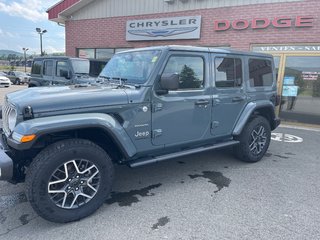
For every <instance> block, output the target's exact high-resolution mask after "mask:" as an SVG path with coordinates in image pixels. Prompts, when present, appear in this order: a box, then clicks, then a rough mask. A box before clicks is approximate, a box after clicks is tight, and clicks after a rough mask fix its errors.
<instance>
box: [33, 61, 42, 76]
mask: <svg viewBox="0 0 320 240" xmlns="http://www.w3.org/2000/svg"><path fill="white" fill-rule="evenodd" d="M41 67H42V61H37V60H36V61H34V62H33V64H32V68H31V74H39V75H40V74H41Z"/></svg>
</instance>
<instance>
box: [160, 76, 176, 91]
mask: <svg viewBox="0 0 320 240" xmlns="http://www.w3.org/2000/svg"><path fill="white" fill-rule="evenodd" d="M160 86H161V88H162V89H163V90H168V91H169V90H177V89H178V88H179V74H177V73H173V74H172V73H170V74H162V76H161V78H160Z"/></svg>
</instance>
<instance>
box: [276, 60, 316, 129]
mask: <svg viewBox="0 0 320 240" xmlns="http://www.w3.org/2000/svg"><path fill="white" fill-rule="evenodd" d="M280 117H281V118H282V119H283V120H286V121H294V122H302V123H310V124H320V56H287V57H286V66H285V72H284V77H283V86H282V100H281V106H280Z"/></svg>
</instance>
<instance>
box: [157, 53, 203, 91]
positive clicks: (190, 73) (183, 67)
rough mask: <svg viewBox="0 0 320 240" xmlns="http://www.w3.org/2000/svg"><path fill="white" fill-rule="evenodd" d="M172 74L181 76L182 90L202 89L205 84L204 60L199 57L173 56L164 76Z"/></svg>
mask: <svg viewBox="0 0 320 240" xmlns="http://www.w3.org/2000/svg"><path fill="white" fill-rule="evenodd" d="M172 74H178V75H179V89H180V90H181V89H201V88H203V84H204V60H203V58H202V57H199V56H172V57H170V59H169V61H168V63H167V65H166V67H165V69H164V71H163V75H167V76H169V75H172ZM179 89H178V90H179Z"/></svg>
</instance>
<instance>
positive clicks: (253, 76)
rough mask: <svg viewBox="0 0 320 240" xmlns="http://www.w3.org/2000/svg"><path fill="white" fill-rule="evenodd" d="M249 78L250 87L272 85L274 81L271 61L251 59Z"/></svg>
mask: <svg viewBox="0 0 320 240" xmlns="http://www.w3.org/2000/svg"><path fill="white" fill-rule="evenodd" d="M249 79H250V87H264V86H271V85H272V83H273V73H272V63H271V61H270V60H262V59H249Z"/></svg>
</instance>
